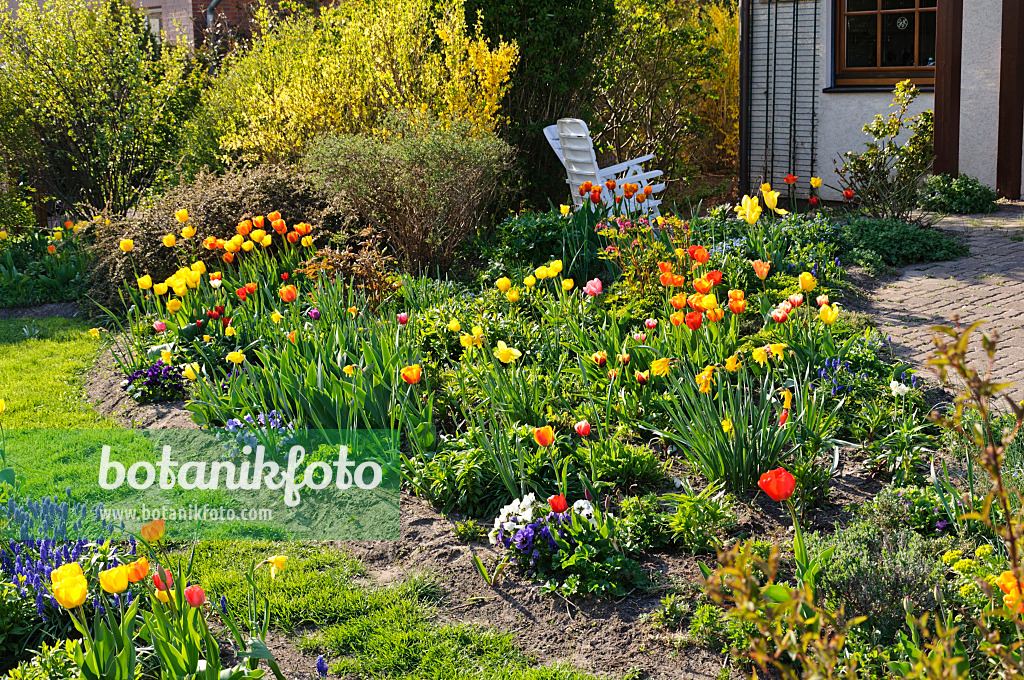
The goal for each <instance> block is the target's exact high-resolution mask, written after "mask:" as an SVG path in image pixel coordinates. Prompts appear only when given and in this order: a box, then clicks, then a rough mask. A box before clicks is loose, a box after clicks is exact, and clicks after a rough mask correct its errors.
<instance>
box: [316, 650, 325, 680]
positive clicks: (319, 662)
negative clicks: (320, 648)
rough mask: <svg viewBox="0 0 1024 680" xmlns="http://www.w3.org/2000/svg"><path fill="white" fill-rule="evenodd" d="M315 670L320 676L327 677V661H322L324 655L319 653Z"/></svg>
mask: <svg viewBox="0 0 1024 680" xmlns="http://www.w3.org/2000/svg"><path fill="white" fill-rule="evenodd" d="M316 672H317V673H319V674H320V677H321V678H326V677H327V662H326V661H324V655H323V654H321V655H320V656H318V657H317V659H316Z"/></svg>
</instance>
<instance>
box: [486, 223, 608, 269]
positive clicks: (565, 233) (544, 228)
mask: <svg viewBox="0 0 1024 680" xmlns="http://www.w3.org/2000/svg"><path fill="white" fill-rule="evenodd" d="M602 249H603V243H602V241H601V239H600V237H599V236H598V235H597V233H596V232H595V230H594V228H593V225H591V224H589V223H587V222H586V220H584V219H582V218H577V216H574V217H573V218H567V217H564V216H562V215H561V214H560V213H558V212H555V211H551V212H530V211H523V212H521V213H519V214H518V215H512V216H511V217H509V218H507V219H505V220H504V221H503V222H501V223H500V224H499V225H498V226H497V227H496V228H495V230H494V234H493V236H492V245H491V246H490V258H491V264H490V268H489V271H488V274H489V275H490V278H493V279H497V278H498V277H500V276H505V275H506V274H507V272H509V271H513V272H514V271H518V270H523V271H525V270H533V269H535V268H537V267H539V266H541V265H544V264H547V263H548V262H551V260H556V259H560V260H562V261H563V262H564V263H565V266H566V271H565V276H566V277H567V278H575V279H576V280H579V281H586V280H590V279H591V278H593V277H594V276H607V275H606V274H605V272H606V271H607V265H603V264H602V263H603V261H602V260H601V259H600V257H599V251H601V250H602ZM602 280H607V279H602Z"/></svg>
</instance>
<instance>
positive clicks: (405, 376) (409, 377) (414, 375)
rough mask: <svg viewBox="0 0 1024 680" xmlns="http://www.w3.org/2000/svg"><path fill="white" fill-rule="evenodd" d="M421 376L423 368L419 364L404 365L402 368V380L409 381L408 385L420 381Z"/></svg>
mask: <svg viewBox="0 0 1024 680" xmlns="http://www.w3.org/2000/svg"><path fill="white" fill-rule="evenodd" d="M422 377H423V369H422V368H421V367H420V365H419V364H413V365H412V366H406V367H405V368H403V369H402V380H404V381H405V382H407V383H409V384H410V385H415V384H416V383H418V382H419V381H420V378H422Z"/></svg>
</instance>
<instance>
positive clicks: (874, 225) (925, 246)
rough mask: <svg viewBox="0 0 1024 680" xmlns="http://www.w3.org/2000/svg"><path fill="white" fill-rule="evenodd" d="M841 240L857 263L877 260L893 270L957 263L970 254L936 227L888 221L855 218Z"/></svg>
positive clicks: (845, 228)
mask: <svg viewBox="0 0 1024 680" xmlns="http://www.w3.org/2000/svg"><path fill="white" fill-rule="evenodd" d="M841 240H842V242H843V243H844V244H845V246H846V248H847V249H849V252H852V253H854V259H853V261H854V262H857V263H858V264H859V263H861V262H864V263H867V264H870V263H871V262H872V261H873V260H874V259H875V258H877V259H878V260H880V261H881V262H883V263H885V264H886V265H888V266H890V267H905V266H907V265H911V264H920V263H922V262H942V261H944V260H955V259H957V258H959V257H965V256H966V255H967V254H968V253H969V252H970V249H969V248H968V246H967V245H966V244H964V243H963V242H962V241H959V240H957V239H956V238H954V237H952V236H949V235H947V234H945V233H943V232H941V231H939V230H937V229H935V228H933V227H923V226H920V225H917V224H910V223H907V222H905V221H903V220H896V219H888V218H884V219H875V218H865V217H854V218H851V219H850V220H848V221H846V222H845V223H843V225H842V237H841ZM856 252H862V253H872V255H870V256H867V257H864V256H857V255H856Z"/></svg>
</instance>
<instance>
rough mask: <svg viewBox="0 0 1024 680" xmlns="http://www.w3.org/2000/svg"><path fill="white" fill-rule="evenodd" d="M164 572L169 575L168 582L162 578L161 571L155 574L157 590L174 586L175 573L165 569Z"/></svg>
mask: <svg viewBox="0 0 1024 680" xmlns="http://www.w3.org/2000/svg"><path fill="white" fill-rule="evenodd" d="M164 574H166V575H167V583H164V580H163V579H162V578H160V572H159V571H157V572H156V573H155V574H153V586H154V587H155V588H156V589H157V590H168V589H169V588H173V587H174V574H172V573H171V572H169V571H166V570H165V571H164Z"/></svg>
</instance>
